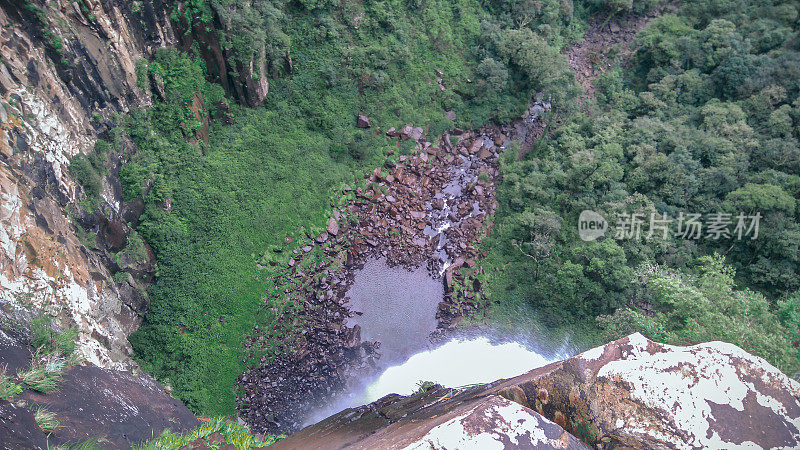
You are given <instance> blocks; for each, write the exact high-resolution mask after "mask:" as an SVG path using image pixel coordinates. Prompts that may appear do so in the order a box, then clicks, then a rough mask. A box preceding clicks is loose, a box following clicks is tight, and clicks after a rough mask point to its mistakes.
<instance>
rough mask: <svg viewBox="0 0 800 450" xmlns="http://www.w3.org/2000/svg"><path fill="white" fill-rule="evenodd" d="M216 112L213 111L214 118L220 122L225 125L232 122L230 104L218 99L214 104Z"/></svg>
mask: <svg viewBox="0 0 800 450" xmlns="http://www.w3.org/2000/svg"><path fill="white" fill-rule="evenodd" d="M214 107H215V109H216V112H215V113H214V118H215V119H217V120H219V121H220V122H222V123H224V124H226V125H232V124H233V115H232V113H231V105H230V104H229V103H228V102H227V101H225V100H220V101H218V102H217V103H215V104H214Z"/></svg>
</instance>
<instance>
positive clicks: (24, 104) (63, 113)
mask: <svg viewBox="0 0 800 450" xmlns="http://www.w3.org/2000/svg"><path fill="white" fill-rule="evenodd" d="M134 3H135V4H138V7H134ZM175 42H176V39H175V37H174V33H173V30H172V26H171V25H170V22H169V17H168V15H167V13H166V9H165V7H164V5H162V4H161V3H160V2H158V1H142V2H126V1H104V2H100V1H97V0H80V1H76V2H72V1H47V2H42V1H23V0H11V1H8V0H4V1H0V95H2V100H1V101H0V121H2V124H1V125H0V198H2V204H0V304H2V309H3V311H4V312H5V314H4V316H5V318H6V319H7V320H11V319H9V318H11V317H17V318H19V317H24V315H19V314H15V313H14V311H16V310H19V309H20V308H27V309H33V310H41V311H43V312H44V313H45V314H49V315H51V316H53V317H54V318H56V319H57V322H59V323H60V325H61V326H63V327H68V326H77V327H78V328H79V330H80V336H79V344H80V345H79V351H80V352H81V353H82V355H83V356H84V357H85V358H86V359H87V360H88V361H89V362H91V363H93V364H95V365H98V366H102V367H110V368H126V367H130V366H132V363H131V361H130V359H129V354H130V352H131V349H130V345H129V344H128V341H127V336H128V335H129V334H130V333H131V332H132V331H134V330H135V329H136V328H137V327H138V325H139V322H140V320H141V319H140V314H141V313H142V312H144V310H145V308H146V297H145V296H144V295H142V294H141V293H140V291H141V286H136V287H137V288H138V289H134V287H133V285H131V284H129V283H128V282H127V281H124V280H123V282H121V283H117V282H115V281H114V280H113V279H112V273H111V271H110V270H109V268H108V267H107V266H108V264H107V261H104V258H103V257H102V255H100V254H98V253H97V252H94V251H92V250H89V249H87V248H86V247H85V246H84V245H83V244H82V243H81V242H80V240H79V239H78V238H77V236H76V225H75V224H73V223H72V221H71V220H70V217H69V215H70V214H76V211H77V210H78V209H77V208H74V205H75V204H76V203H77V202H78V201H79V200H81V196H80V188H79V187H78V186H77V184H76V183H75V181H74V180H73V179H72V177H71V176H70V174H69V162H70V159H71V158H72V157H73V156H75V155H77V154H78V153H87V152H89V151H91V150H92V148H93V146H94V143H95V141H96V140H97V137H98V136H99V135H101V134H102V133H104V132H105V131H106V130H107V128H108V127H109V126H110V125H111V122H110V119H111V118H112V117H113V116H114V115H115V114H117V113H123V112H125V111H127V110H129V109H130V108H131V107H140V106H144V105H147V103H148V102H149V97H148V94H146V93H145V92H142V91H141V90H140V89H139V88H138V87H137V84H136V62H137V61H138V60H139V59H140V58H142V57H147V56H150V55H151V54H152V53H153V51H155V49H157V48H159V47H162V46H166V45H173V44H174V43H175ZM116 162H117V164H118V163H119V160H118V158H117V161H116ZM113 178H114V177H113V176H110V177H106V179H104V180H103V198H104V201H105V203H106V204H105V205H103V211H104V213H103V214H101V216H103V217H104V218H105V219H106V222H113V221H114V220H115V219H116V216H117V215H118V214H119V213H120V211H121V205H120V202H119V195H118V192H119V189H118V187H117V188H115V186H114V184H115V181H114V179H113ZM71 206H72V207H71ZM68 211H69V212H68ZM106 228H108V227H106ZM101 234H102V233H101ZM130 281H132V280H130ZM10 325H14V324H10ZM17 326H19V325H18V324H17ZM23 326H24V324H23Z"/></svg>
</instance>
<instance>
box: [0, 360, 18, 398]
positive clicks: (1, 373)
mask: <svg viewBox="0 0 800 450" xmlns="http://www.w3.org/2000/svg"><path fill="white" fill-rule="evenodd" d="M21 392H22V387H21V386H20V385H18V384H17V383H14V382H13V381H11V377H9V376H8V375H7V374H6V367H5V366H4V367H3V368H0V399H2V400H6V401H11V399H13V398H14V397H16V396H17V395H18V394H19V393H21Z"/></svg>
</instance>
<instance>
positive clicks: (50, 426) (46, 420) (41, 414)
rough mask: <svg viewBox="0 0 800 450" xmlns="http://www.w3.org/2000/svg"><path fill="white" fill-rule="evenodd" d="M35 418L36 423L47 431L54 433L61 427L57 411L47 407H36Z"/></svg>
mask: <svg viewBox="0 0 800 450" xmlns="http://www.w3.org/2000/svg"><path fill="white" fill-rule="evenodd" d="M33 418H34V419H35V420H36V425H38V426H39V428H41V430H42V431H44V432H45V433H52V432H53V431H56V430H57V429H59V428H61V423H60V422H59V421H58V417H56V415H55V413H53V412H50V411H48V410H47V409H46V408H36V412H34V413H33Z"/></svg>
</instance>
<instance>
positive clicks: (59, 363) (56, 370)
mask: <svg viewBox="0 0 800 450" xmlns="http://www.w3.org/2000/svg"><path fill="white" fill-rule="evenodd" d="M3 325H4V326H6V327H9V328H10V329H15V328H17V329H19V324H14V323H7V324H3ZM27 328H28V329H29V331H30V345H31V347H33V348H34V349H35V351H34V353H33V355H32V356H31V360H30V367H28V368H27V369H19V370H17V373H16V376H14V377H12V376H10V375H8V374H7V373H6V368H5V367H3V368H0V398H1V399H3V400H8V401H10V400H12V399H13V398H14V397H16V396H17V395H18V394H20V393H21V392H22V391H23V390H25V389H31V390H34V391H37V392H42V393H46V392H51V391H54V390H56V389H58V385H59V384H60V383H61V381H62V376H63V375H64V371H65V370H67V368H69V367H70V366H73V365H75V364H78V363H80V358H79V356H78V355H77V354H76V353H75V340H76V339H77V337H78V330H77V329H76V328H68V329H65V330H61V331H59V330H57V329H56V328H55V326H54V324H53V319H52V318H50V317H49V316H45V315H38V316H35V317H34V318H33V319H32V320H31V322H30V324H29V326H28V327H27Z"/></svg>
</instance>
